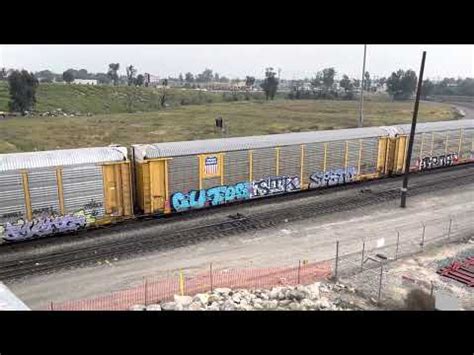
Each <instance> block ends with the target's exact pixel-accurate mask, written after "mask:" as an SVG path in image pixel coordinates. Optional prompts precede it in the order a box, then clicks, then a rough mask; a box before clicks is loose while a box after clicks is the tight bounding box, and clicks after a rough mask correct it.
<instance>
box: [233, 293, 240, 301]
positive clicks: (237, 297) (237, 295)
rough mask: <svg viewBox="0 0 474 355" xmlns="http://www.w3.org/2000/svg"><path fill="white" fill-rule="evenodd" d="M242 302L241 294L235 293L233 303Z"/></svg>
mask: <svg viewBox="0 0 474 355" xmlns="http://www.w3.org/2000/svg"><path fill="white" fill-rule="evenodd" d="M240 301H241V298H240V294H238V293H235V294H233V295H232V302H234V303H240Z"/></svg>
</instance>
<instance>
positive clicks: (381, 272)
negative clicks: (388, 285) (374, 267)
mask: <svg viewBox="0 0 474 355" xmlns="http://www.w3.org/2000/svg"><path fill="white" fill-rule="evenodd" d="M382 277H383V264H380V281H379V294H378V296H377V303H380V296H381V295H382Z"/></svg>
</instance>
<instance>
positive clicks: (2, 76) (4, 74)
mask: <svg viewBox="0 0 474 355" xmlns="http://www.w3.org/2000/svg"><path fill="white" fill-rule="evenodd" d="M6 79H7V70H6V69H5V68H2V70H0V80H6Z"/></svg>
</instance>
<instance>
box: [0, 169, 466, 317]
mask: <svg viewBox="0 0 474 355" xmlns="http://www.w3.org/2000/svg"><path fill="white" fill-rule="evenodd" d="M458 169H459V170H454V171H452V170H449V169H448V170H442V171H436V172H435V171H433V172H431V173H430V174H428V175H418V176H414V177H413V178H412V182H411V188H410V191H412V196H410V198H409V204H408V208H407V209H400V208H399V184H400V179H393V180H391V179H388V180H386V181H378V182H377V183H373V184H367V186H366V185H364V184H363V185H353V186H350V187H346V188H340V189H337V188H335V189H329V190H326V192H325V193H322V194H321V193H319V194H311V192H308V193H307V194H302V196H299V197H298V198H296V197H295V196H291V198H288V196H287V197H286V198H281V197H280V198H279V199H278V198H277V199H275V200H274V201H273V200H271V201H270V202H269V203H255V204H254V205H249V206H246V205H245V204H243V205H239V206H231V207H227V208H225V209H223V210H218V209H217V210H215V212H213V213H207V214H206V215H205V216H206V217H205V220H204V221H203V220H202V219H200V223H203V224H205V225H207V226H209V225H211V226H212V225H215V226H217V228H216V230H215V235H208V236H206V235H205V234H206V233H210V229H209V227H207V228H205V229H202V230H200V232H199V233H197V234H195V235H190V236H188V238H187V239H186V240H183V243H185V244H187V245H181V246H179V242H176V240H175V241H174V242H173V243H170V245H169V246H168V247H166V246H165V245H161V246H157V245H156V244H159V243H155V245H154V244H151V243H150V244H146V243H143V244H141V243H140V242H139V244H141V245H142V249H141V250H140V249H136V250H135V251H134V252H133V253H132V254H128V255H127V253H125V254H124V255H123V256H122V255H120V253H118V252H117V254H116V255H115V256H114V255H113V254H111V255H109V256H106V257H97V258H96V259H97V260H91V259H89V261H88V266H85V267H82V268H72V266H71V265H69V267H70V269H66V270H57V271H55V272H54V273H50V274H47V273H46V274H38V275H35V274H34V273H33V274H32V275H30V276H28V277H26V278H23V279H21V278H20V279H16V280H11V281H8V282H7V285H8V286H9V287H10V288H11V289H12V290H13V291H14V292H15V293H16V294H17V295H18V296H19V297H20V298H21V299H22V300H23V301H24V302H25V303H26V304H27V305H28V306H30V307H31V308H32V309H40V308H44V307H45V306H48V304H49V303H50V302H55V303H61V302H64V301H67V300H72V299H83V298H89V297H93V296H97V295H100V294H106V293H109V292H112V291H117V290H121V289H126V288H130V287H135V286H137V285H140V284H141V283H142V282H143V279H144V278H147V277H154V278H159V277H166V276H169V275H170V274H176V273H177V272H178V270H181V271H182V272H183V273H184V274H185V275H186V276H188V277H190V276H192V275H193V274H196V273H199V272H200V271H202V270H203V269H206V268H208V265H209V263H211V262H212V263H213V266H214V267H215V268H229V269H230V268H242V269H245V268H249V267H251V268H264V267H268V265H271V266H275V267H277V266H287V265H292V264H297V263H298V260H308V261H309V262H312V261H321V260H332V259H333V258H334V253H335V245H336V244H335V243H336V240H338V241H339V242H340V253H341V255H342V254H345V253H351V252H353V251H357V252H359V251H360V249H361V244H362V241H366V243H367V249H369V244H370V243H372V244H373V246H374V247H375V246H376V244H377V243H381V240H383V242H382V243H383V244H385V245H393V242H394V241H395V240H396V238H397V229H398V231H400V233H401V236H400V239H401V243H400V253H401V251H402V248H407V247H408V248H411V247H410V245H411V244H413V245H416V244H417V243H419V241H420V234H421V227H422V223H425V224H426V226H427V231H426V243H427V245H428V244H429V241H430V239H431V238H432V239H435V238H436V237H437V236H438V234H437V233H439V231H440V230H441V233H445V232H446V228H445V225H447V223H448V221H449V217H450V216H454V225H453V230H452V231H453V236H454V233H455V232H456V228H455V227H454V226H457V228H458V229H459V230H460V231H464V232H463V233H461V234H459V235H456V237H455V238H454V237H453V240H452V242H455V241H456V242H457V243H461V244H456V245H458V246H457V248H465V247H464V246H463V245H464V244H462V242H460V241H459V240H460V239H459V238H461V239H462V240H468V239H469V237H470V235H469V233H470V231H472V222H471V221H470V220H471V217H472V212H473V211H474V199H473V196H474V185H473V181H474V180H473V174H474V173H473V171H474V170H473V169H474V168H473V167H470V166H467V167H463V168H462V167H461V168H458ZM369 197H370V198H369ZM374 198H375V199H376V200H377V202H376V203H374ZM364 200H365V202H364ZM369 201H370V202H369ZM330 212H331V213H330ZM237 213H238V214H240V215H241V217H240V218H241V219H242V221H240V223H241V224H240V225H239V224H234V228H235V230H234V231H233V230H231V229H227V230H225V231H223V232H222V231H221V232H219V228H218V226H220V223H223V221H225V220H226V219H227V220H229V219H230V218H229V217H228V216H229V215H230V216H235V215H236V214H237ZM284 215H286V218H283V216H284ZM245 216H252V222H250V223H248V224H245V223H243V222H244V221H245ZM272 216H274V217H275V219H272ZM195 218H202V216H200V215H197V216H193V217H186V219H187V220H185V221H180V223H181V224H180V228H183V229H186V228H191V226H193V225H194V227H193V228H197V226H195V223H196V222H195ZM430 221H431V224H430ZM146 223H150V226H146V227H145V226H144V227H143V230H142V231H141V238H143V239H142V240H145V238H146V236H147V235H150V236H155V238H159V236H160V235H163V234H164V231H166V230H170V229H176V227H175V224H176V222H174V221H173V220H172V219H171V220H169V221H166V223H161V224H160V223H156V222H155V221H149V222H146ZM233 223H235V221H234V222H233ZM439 223H443V227H442V228H440V225H438V224H439ZM252 227H253V228H252ZM211 229H212V227H211ZM246 229H247V231H245V230H246ZM204 231H205V232H206V233H204ZM237 231H238V232H237ZM94 233H97V234H99V233H103V231H96V232H94V231H92V232H91V234H94ZM135 233H136V231H129V232H127V229H126V228H124V229H123V230H121V231H120V232H115V233H113V232H112V233H110V235H108V236H99V235H98V236H97V237H95V238H94V237H91V238H87V239H83V238H79V237H75V238H74V237H66V238H65V239H64V241H62V242H59V241H60V240H58V242H59V243H54V244H53V243H52V244H50V245H48V243H45V245H44V247H43V248H41V249H40V248H35V247H34V245H25V246H21V245H19V246H16V247H15V248H17V249H18V250H17V251H16V253H18V254H17V255H16V257H18V255H23V256H24V260H26V259H27V256H28V255H30V256H31V253H33V254H34V255H36V256H37V258H38V257H40V255H42V254H48V253H52V252H54V253H59V252H62V251H66V250H72V251H73V250H74V249H75V248H78V247H81V248H84V247H86V246H89V247H90V246H91V245H95V246H97V252H98V253H101V251H100V250H103V249H105V250H107V247H105V246H106V245H107V243H113V242H115V241H117V239H119V238H120V239H121V238H124V239H129V240H133V238H134V237H133V235H134V234H135ZM220 234H221V235H220ZM226 235H227V236H226ZM471 237H472V236H471ZM466 238H467V239H466ZM199 239H201V240H199ZM41 242H48V240H44V241H41ZM162 244H164V243H162ZM111 245H113V244H111ZM465 245H466V247H469V246H470V247H471V248H472V244H469V243H466V244H465ZM101 246H104V247H102V248H100V247H101ZM377 246H378V245H377ZM7 247H9V246H7ZM15 248H14V249H15ZM99 248H100V249H99ZM148 248H150V249H151V250H148ZM445 248H447V249H446V250H450V248H453V247H452V246H446V247H445ZM153 249H158V250H157V251H152V250H153ZM0 252H2V250H0ZM21 253H23V254H21ZM2 254H3V253H2ZM8 255H10V257H12V258H13V256H12V255H13V254H11V253H9V254H8ZM8 255H6V254H3V255H2V259H4V258H3V257H4V256H8ZM132 255H133V257H131V256H132ZM20 259H21V258H20ZM38 261H40V260H39V258H38ZM397 263H399V264H398V265H400V263H401V265H402V266H403V265H405V264H404V261H403V260H399V261H397ZM410 263H412V262H410V259H409V258H408V259H407V264H406V265H410ZM78 265H81V263H78ZM406 265H405V267H406ZM66 266H68V265H66ZM76 266H77V265H76ZM37 267H38V269H40V267H41V261H40V262H39V265H37ZM342 269H343V268H342V267H341V270H342ZM30 270H34V267H33V268H31V269H30ZM345 277H346V276H344V275H343V276H342V278H343V280H344V281H343V282H344V283H349V284H351V283H353V284H354V287H356V288H357V287H358V286H357V280H355V281H351V280H352V279H351V278H350V277H349V278H348V279H346V278H345ZM400 277H401V276H400ZM375 281H376V280H375V279H374V282H375ZM359 283H360V280H359ZM364 283H366V281H365V282H364ZM387 292H388V289H387ZM396 294H397V295H398V297H395V296H391V298H394V299H395V300H397V301H398V306H400V304H399V302H400V299H403V297H402V296H400V295H403V292H400V291H399V292H398V293H396ZM469 295H470V294H469V293H466V294H465V296H464V301H463V302H464V303H463V304H464V307H467V308H469V307H472V301H469ZM471 295H472V294H471ZM466 297H467V298H466ZM366 299H367V297H365V298H364V297H362V298H360V297H359V301H357V299H356V300H352V302H362V304H365V303H366V302H367V300H366ZM469 302H471V303H469ZM361 307H362V306H361ZM370 307H373V306H370ZM370 307H369V308H370Z"/></svg>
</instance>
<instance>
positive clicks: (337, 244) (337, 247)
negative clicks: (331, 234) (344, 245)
mask: <svg viewBox="0 0 474 355" xmlns="http://www.w3.org/2000/svg"><path fill="white" fill-rule="evenodd" d="M338 264H339V240H338V241H336V267H335V270H334V278H335V280H336V281H337V267H338Z"/></svg>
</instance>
